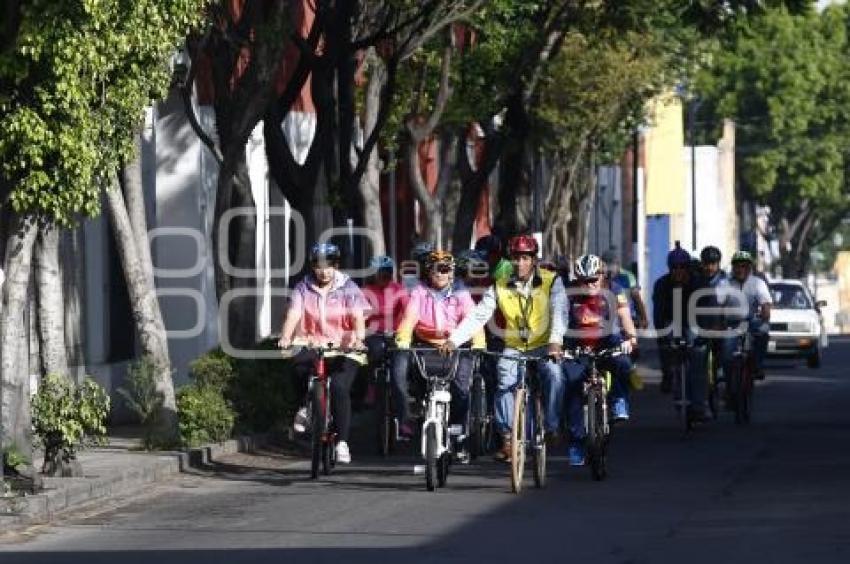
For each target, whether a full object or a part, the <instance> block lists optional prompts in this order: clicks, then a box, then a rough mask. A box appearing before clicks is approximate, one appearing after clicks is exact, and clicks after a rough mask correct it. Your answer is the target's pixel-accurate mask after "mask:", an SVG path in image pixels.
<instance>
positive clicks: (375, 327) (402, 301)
mask: <svg viewBox="0 0 850 564" xmlns="http://www.w3.org/2000/svg"><path fill="white" fill-rule="evenodd" d="M363 294H364V295H365V296H366V299H367V300H368V301H369V304H370V310H369V317H368V318H367V319H366V331H367V332H368V333H369V334H376V333H377V334H386V333H392V332H394V331H395V330H396V328H398V326H399V324H400V323H401V318H402V316H403V315H404V310H405V308H406V307H407V300H408V295H407V290H406V289H405V287H404V286H403V285H402V284H401V283H399V282H390V283H389V284H387V286H386V287H385V288H381V287H379V286H377V285H376V284H369V285H367V286H365V287H364V288H363Z"/></svg>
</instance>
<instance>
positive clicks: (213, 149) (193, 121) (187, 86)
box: [180, 35, 224, 167]
mask: <svg viewBox="0 0 850 564" xmlns="http://www.w3.org/2000/svg"><path fill="white" fill-rule="evenodd" d="M208 39H209V35H205V36H204V39H202V40H201V42H200V46H204V45H206V43H207V40H208ZM200 46H199V48H198V49H197V52H196V53H195V55H194V56H192V55H190V57H189V74H188V76H187V77H186V81H185V82H184V83H183V84H181V85H180V97H181V98H182V99H183V111H184V113H185V114H186V117H187V118H188V120H189V125H190V126H192V130H193V131H194V132H195V135H197V136H198V139H200V140H201V142H202V143H203V144H204V145H206V147H207V149H209V150H210V153H211V154H212V156H213V158H214V159H215V161H216V163H218V166H219V167H221V165H222V163H223V162H224V155H222V153H221V149H219V148H218V145H216V144H215V141H213V139H212V137H210V136H209V135H207V132H206V131H205V130H204V128H203V126H202V125H201V124H200V122H199V121H198V116H197V115H196V114H195V105H194V104H193V103H192V89H193V86H194V84H195V76H196V75H197V67H196V65H195V60H196V57H197V56H198V53H199V52H201V50H202V49H201V48H200Z"/></svg>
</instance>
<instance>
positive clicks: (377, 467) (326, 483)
mask: <svg viewBox="0 0 850 564" xmlns="http://www.w3.org/2000/svg"><path fill="white" fill-rule="evenodd" d="M848 366H850V339H848V338H846V337H845V338H835V339H833V340H832V342H831V346H830V348H829V349H827V350H826V352H825V356H824V365H823V368H821V369H820V370H810V369H808V368H806V367H805V365H804V364H803V363H802V362H797V361H771V362H770V363H769V365H768V378H767V380H766V381H765V382H764V383H762V384H760V385H759V386H758V388H757V390H756V396H755V410H754V421H753V423H752V424H751V425H750V426H748V427H747V426H737V425H735V424H734V422H733V421H732V417H731V415H730V414H728V413H726V414H723V416H722V417H721V420H720V421H718V422H716V423H712V424H709V425H706V426H703V427H701V428H700V429H698V431H697V432H696V433H695V434H694V435H693V436H691V437H690V438H688V439H682V438H680V436H679V433H678V431H677V429H676V425H675V419H674V414H673V411H672V407H671V405H670V403H671V400H670V397H669V396H662V395H661V394H660V393H659V392H658V387H657V381H658V376H657V372H654V371H649V374H648V375H647V377H646V380H647V383H648V385H647V386H646V387H645V389H644V390H643V391H640V392H637V393H635V395H634V397H633V409H632V421H631V422H629V423H628V424H627V425H626V426H622V427H618V428H617V429H616V430H615V435H614V436H613V442H612V446H611V451H610V460H609V468H610V474H609V477H608V479H607V481H605V482H601V483H600V482H594V481H593V480H592V479H591V476H590V472H589V470H588V469H587V468H578V469H577V468H569V467H568V466H567V463H566V458H565V456H564V454H565V448H562V449H560V450H559V452H557V453H555V454H556V456H554V457H553V458H552V459H551V460H550V466H549V474H550V482H549V484H548V486H547V487H546V489H545V490H542V491H541V490H535V489H534V488H533V485H532V484H531V482H530V478H528V481H527V485H526V489H525V490H524V491H523V492H522V494H521V495H519V496H516V495H513V494H511V493H510V491H509V479H508V474H507V467H506V466H504V465H500V464H497V463H495V462H491V461H490V460H486V461H483V462H480V463H478V464H472V465H469V466H462V467H459V466H455V467H454V468H453V474H452V475H451V476H450V478H449V483H448V486H447V487H446V488H445V489H443V490H440V491H437V492H436V493H428V492H426V491H425V486H424V478H423V477H422V476H418V475H414V474H413V472H412V468H413V463H414V461H415V459H414V458H413V457H410V456H406V457H394V458H390V459H389V460H388V461H383V460H381V459H379V458H377V457H373V456H369V455H368V454H367V453H371V452H372V448H371V447H370V446H369V445H368V443H358V444H355V445H354V448H353V449H352V450H353V457H354V462H355V463H354V464H352V465H351V466H349V467H344V468H341V469H339V470H338V471H337V472H336V473H335V474H333V475H332V476H331V477H330V478H322V479H321V480H319V481H316V482H313V481H310V480H309V479H308V478H307V474H308V472H307V464H306V461H299V462H297V463H295V464H293V463H291V462H290V461H286V460H283V459H282V458H280V457H277V456H274V455H265V456H246V455H235V456H232V457H230V458H227V459H224V460H222V461H219V462H218V463H217V464H216V466H215V468H213V469H212V471H211V472H210V474H209V475H189V476H182V477H180V478H179V479H177V480H174V481H172V482H170V483H166V484H163V485H160V486H157V487H155V488H152V489H151V491H149V492H147V493H146V494H145V495H144V496H141V497H136V498H134V499H130V500H126V503H125V504H124V505H112V506H109V507H104V508H102V509H101V510H100V511H89V512H87V513H82V514H78V515H72V516H66V517H64V518H62V519H60V520H58V521H57V522H56V523H55V524H54V525H53V526H50V527H45V528H40V529H34V530H32V531H30V532H28V533H27V534H23V535H18V536H15V537H10V538H6V539H5V540H3V541H2V544H0V551H2V556H0V562H2V563H3V564H14V563H18V562H51V563H70V562H85V563H87V564H95V563H100V562H120V563H122V564H132V563H137V562H138V563H142V562H144V563H154V564H169V563H176V562H181V563H188V562H198V563H201V562H203V563H205V564H209V563H218V562H220V563H222V564H224V563H227V564H236V563H243V562H346V563H353V562H404V563H407V562H437V561H439V562H446V561H456V562H489V561H498V562H501V561H508V560H512V561H531V559H532V558H535V559H537V561H539V562H553V561H556V560H557V561H561V562H569V561H572V562H597V563H598V562H618V563H635V564H637V563H661V562H687V563H689V564H693V563H697V562H707V563H708V562H711V563H717V562H724V563H725V562H730V563H737V562H748V563H761V562H769V563H774V562H776V563H779V562H788V563H799V562H805V563H809V564H813V563H822V562H835V563H846V562H850V483H848V480H849V479H848V477H850V449H848V446H850V440H848V438H849V437H848V433H849V432H850V373H848V369H847V367H848ZM528 474H530V472H529V473H527V476H528ZM591 559H592V560H591Z"/></svg>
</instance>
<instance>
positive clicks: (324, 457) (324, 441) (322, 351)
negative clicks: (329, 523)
mask: <svg viewBox="0 0 850 564" xmlns="http://www.w3.org/2000/svg"><path fill="white" fill-rule="evenodd" d="M284 350H287V349H284ZM288 350H289V351H290V352H294V351H313V352H315V353H316V359H315V361H314V363H313V373H312V374H311V375H310V379H309V381H308V384H307V413H309V414H310V478H312V479H313V480H315V479H317V478H318V477H319V470H320V469H321V472H322V474H323V475H325V476H327V475H329V474H330V473H331V471H332V470H333V468H334V467H335V466H336V438H337V434H336V430H335V429H334V427H333V415H332V413H333V412H332V409H331V380H332V378H331V376H330V375H329V374H328V373H327V369H326V365H325V357H326V355H327V354H328V353H330V352H342V353H351V352H365V351H364V350H359V349H358V350H355V349H342V348H339V347H335V346H334V345H333V344H332V343H328V345H327V346H321V345H320V346H313V345H294V346H291V347H289V349H288Z"/></svg>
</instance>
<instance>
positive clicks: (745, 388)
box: [727, 331, 755, 424]
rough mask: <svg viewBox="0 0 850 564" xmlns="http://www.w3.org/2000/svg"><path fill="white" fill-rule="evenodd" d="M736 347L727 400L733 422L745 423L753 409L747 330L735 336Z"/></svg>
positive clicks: (750, 340)
mask: <svg viewBox="0 0 850 564" xmlns="http://www.w3.org/2000/svg"><path fill="white" fill-rule="evenodd" d="M736 344H737V346H736V348H735V351H734V352H733V353H732V363H731V364H732V366H731V370H730V371H729V372H730V373H729V375H728V377H727V379H728V384H727V385H728V386H729V401H730V404H731V406H730V407H731V408H732V411H734V412H735V423H738V424H745V423H749V422H750V420H751V419H752V410H753V388H754V384H753V372H754V371H755V366H754V363H755V359H754V357H753V354H752V352H753V339H752V335H751V334H750V332H749V331H747V332H745V333H743V334H742V335H739V336H738V337H737V338H736Z"/></svg>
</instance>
